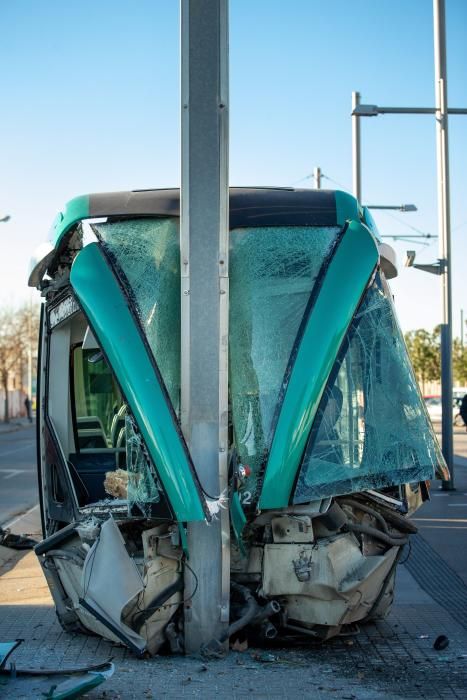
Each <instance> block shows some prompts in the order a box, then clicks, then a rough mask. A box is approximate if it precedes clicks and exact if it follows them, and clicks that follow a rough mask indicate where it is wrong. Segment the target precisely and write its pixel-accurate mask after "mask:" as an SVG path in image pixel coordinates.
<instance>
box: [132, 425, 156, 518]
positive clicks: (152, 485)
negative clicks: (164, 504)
mask: <svg viewBox="0 0 467 700" xmlns="http://www.w3.org/2000/svg"><path fill="white" fill-rule="evenodd" d="M125 435H126V463H127V470H128V487H127V500H128V512H129V514H136V513H137V514H141V515H143V516H145V517H147V518H149V517H151V504H153V503H158V502H159V501H160V500H161V492H162V487H161V485H160V483H159V479H158V477H157V473H156V470H155V469H154V465H153V464H152V461H151V460H150V458H149V456H148V454H147V451H146V448H145V445H144V442H143V439H142V437H141V435H140V434H139V432H138V429H137V427H136V425H135V423H134V422H133V420H132V418H131V417H130V416H129V415H126V417H125ZM134 506H137V510H136V513H135V508H134Z"/></svg>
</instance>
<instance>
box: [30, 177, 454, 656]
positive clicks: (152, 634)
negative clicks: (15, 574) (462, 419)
mask: <svg viewBox="0 0 467 700" xmlns="http://www.w3.org/2000/svg"><path fill="white" fill-rule="evenodd" d="M179 209H180V207H179V191H178V190H175V189H168V190H148V191H135V192H120V193H107V194H95V195H86V196H82V197H78V198H76V199H75V200H72V201H71V202H70V203H69V204H68V205H67V207H66V209H65V210H64V212H63V214H61V215H60V216H59V217H58V218H57V220H56V221H55V223H54V226H53V229H52V240H51V242H50V244H49V246H48V249H47V251H46V253H45V255H44V254H42V255H41V256H39V257H38V258H37V259H36V260H35V261H34V264H33V266H32V271H31V276H30V284H31V285H32V286H36V287H37V288H39V289H40V290H41V292H42V296H43V298H44V304H43V307H42V320H41V338H40V368H39V377H38V383H39V402H38V406H39V419H38V436H39V460H38V473H39V483H40V489H41V513H42V523H43V532H44V540H43V541H42V542H41V543H40V544H39V545H38V546H37V547H36V553H37V555H38V557H39V559H40V561H41V564H42V567H43V570H44V574H45V576H46V578H47V581H48V583H49V586H50V589H51V593H52V595H53V598H54V602H55V606H56V610H57V614H58V618H59V620H60V622H61V624H62V625H63V627H64V628H65V629H66V630H68V631H69V632H70V633H81V632H82V633H85V632H88V633H89V632H91V633H94V634H98V635H101V636H102V637H104V638H106V639H109V640H111V641H113V642H118V643H120V644H124V645H126V646H127V647H129V648H130V649H131V650H132V651H133V652H134V653H136V654H138V655H142V654H144V653H146V652H147V653H149V654H157V653H158V652H160V651H164V652H165V651H170V652H172V653H181V652H183V650H184V604H186V601H187V600H189V599H190V596H193V595H196V590H197V586H198V583H199V582H197V581H195V582H194V583H195V585H194V587H192V588H191V590H189V591H188V590H185V580H186V578H185V570H186V568H187V567H188V568H189V550H188V545H187V537H186V528H187V524H188V523H192V522H197V521H203V520H206V521H207V522H209V521H210V520H211V519H212V518H213V517H217V516H216V511H219V508H220V507H222V505H224V506H225V505H226V504H227V505H228V508H229V510H230V525H231V571H230V578H231V587H230V627H229V630H228V635H227V639H228V638H229V637H230V638H231V640H233V639H234V638H235V637H238V636H241V637H243V638H244V637H248V638H249V639H251V640H254V641H255V642H257V643H261V642H262V641H264V640H270V639H273V638H278V639H282V640H283V641H284V642H287V641H290V640H291V639H294V640H296V639H300V640H302V641H303V640H306V639H307V638H313V639H318V640H323V639H327V638H329V637H332V636H334V635H337V634H339V633H341V632H343V631H345V630H353V631H355V626H356V624H357V623H363V622H365V621H368V620H372V619H375V618H377V617H381V616H384V615H386V614H387V613H388V611H389V609H390V606H391V603H392V599H393V592H394V580H395V573H396V567H397V563H398V561H399V559H400V557H401V553H402V551H403V547H404V546H405V545H406V544H407V543H408V541H409V538H410V536H411V535H412V534H414V533H415V532H416V527H415V525H414V524H413V522H412V521H411V520H410V516H411V515H412V514H413V512H414V511H415V510H416V509H417V508H418V507H419V506H420V505H421V504H422V503H423V501H424V500H426V499H428V498H429V489H430V480H431V479H433V478H443V479H448V478H449V473H448V471H447V468H446V465H445V463H444V460H443V457H442V455H441V452H440V449H439V446H438V444H437V441H436V437H435V436H434V434H433V430H432V427H431V424H430V421H429V419H428V416H427V413H426V409H425V405H424V402H423V399H422V398H421V396H420V392H419V389H418V385H417V382H416V380H415V377H414V374H413V371H412V368H411V365H410V361H409V358H408V355H407V350H406V347H405V344H404V340H403V336H402V334H401V331H400V328H399V326H398V323H397V319H396V315H395V310H394V306H393V301H392V295H391V291H390V289H389V286H388V279H391V278H392V277H394V276H395V275H396V274H397V269H396V262H395V256H394V253H393V251H392V249H391V248H390V247H389V246H387V245H385V244H384V243H382V241H381V239H380V237H379V234H378V231H377V229H376V226H375V224H374V222H373V220H372V218H371V215H370V213H369V212H368V210H367V209H366V208H363V209H362V208H361V207H360V205H359V204H358V202H357V201H356V200H355V199H354V198H353V197H352V196H350V195H348V194H346V193H344V192H339V191H325V190H296V189H292V188H286V189H284V188H260V187H257V188H231V190H230V271H229V276H230V296H229V484H228V493H226V494H219V495H217V497H216V495H214V496H213V495H209V494H207V493H205V492H204V490H203V488H202V485H201V483H200V481H199V478H198V475H197V472H196V466H195V464H193V460H192V458H191V455H190V452H189V449H188V446H187V444H186V442H185V439H184V436H183V433H182V430H181V424H180V389H181V387H180V382H181V379H180V346H181V340H182V338H181V326H180V306H181V274H180V230H179V228H180V227H179V219H180V211H179ZM221 500H222V504H221V503H220V501H221ZM225 642H226V639H220V640H212V643H211V645H210V646H209V648H207V649H206V653H209V652H210V651H211V652H213V653H217V652H218V651H219V649H221V648H222V645H224V644H225Z"/></svg>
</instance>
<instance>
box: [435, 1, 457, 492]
mask: <svg viewBox="0 0 467 700" xmlns="http://www.w3.org/2000/svg"><path fill="white" fill-rule="evenodd" d="M433 25H434V49H435V51H434V53H435V97H436V146H437V149H436V150H437V176H438V177H437V179H438V226H439V244H440V245H439V257H440V260H441V265H442V272H441V294H442V322H441V406H442V424H441V430H442V440H441V446H442V450H443V454H444V458H445V460H446V463H447V465H448V467H449V470H450V472H451V479H450V481H443V489H444V490H449V491H450V490H453V489H454V459H453V455H454V449H453V431H452V291H451V223H450V202H449V151H448V116H447V106H448V105H447V103H448V90H447V70H446V16H445V6H444V0H433Z"/></svg>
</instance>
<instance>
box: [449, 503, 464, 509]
mask: <svg viewBox="0 0 467 700" xmlns="http://www.w3.org/2000/svg"><path fill="white" fill-rule="evenodd" d="M448 506H449V507H450V508H464V507H465V506H467V503H448Z"/></svg>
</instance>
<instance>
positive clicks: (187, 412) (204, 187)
mask: <svg viewBox="0 0 467 700" xmlns="http://www.w3.org/2000/svg"><path fill="white" fill-rule="evenodd" d="M181 71H182V75H181V78H182V80H181V91H182V95H181V98H182V105H181V106H182V188H181V234H180V235H181V273H182V320H181V325H182V344H181V405H182V413H181V420H182V429H183V432H184V435H185V437H186V439H187V442H188V446H189V449H190V452H191V456H192V458H193V461H194V464H195V468H196V470H197V472H198V475H199V478H200V481H201V483H202V485H203V489H204V491H205V493H206V494H209V496H211V497H213V498H217V497H219V496H220V494H222V493H223V492H226V489H227V454H228V440H227V438H228V434H227V430H228V384H227V382H228V378H227V370H228V355H227V352H228V298H229V294H228V293H229V287H228V221H229V211H228V210H229V192H228V99H229V97H228V0H191V1H190V0H181ZM188 548H189V554H190V559H189V567H190V568H191V569H192V570H193V572H194V575H193V574H192V573H191V571H190V569H188V568H187V570H186V573H185V599H187V602H186V604H185V649H186V652H187V653H197V652H198V651H199V650H200V649H201V647H202V646H203V644H206V643H207V642H209V641H210V640H211V639H213V638H216V639H217V638H219V637H220V636H221V634H222V633H223V632H224V631H225V630H226V628H227V625H228V622H229V592H230V591H229V588H230V559H229V557H230V539H229V515H228V510H221V511H220V513H219V514H218V519H215V520H213V521H212V522H211V524H209V525H208V524H206V523H204V522H203V523H189V524H188ZM194 590H196V594H195V595H193V591H194ZM190 596H192V597H190Z"/></svg>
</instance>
